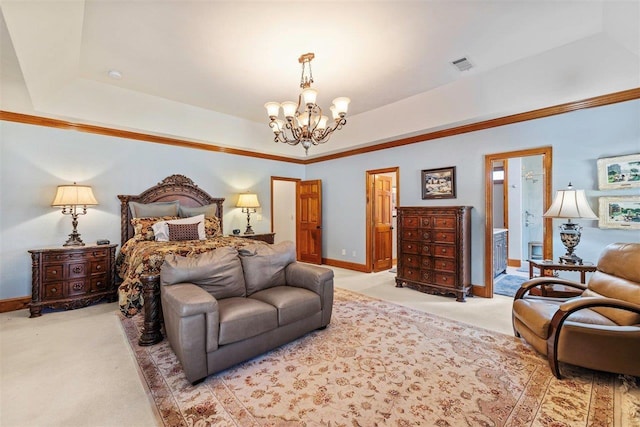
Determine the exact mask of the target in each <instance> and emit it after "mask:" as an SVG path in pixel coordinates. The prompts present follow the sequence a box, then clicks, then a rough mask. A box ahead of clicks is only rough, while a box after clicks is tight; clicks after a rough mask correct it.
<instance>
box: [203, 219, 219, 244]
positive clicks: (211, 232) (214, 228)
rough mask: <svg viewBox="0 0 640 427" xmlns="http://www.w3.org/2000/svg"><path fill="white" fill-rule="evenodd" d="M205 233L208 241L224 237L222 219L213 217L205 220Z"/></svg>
mask: <svg viewBox="0 0 640 427" xmlns="http://www.w3.org/2000/svg"><path fill="white" fill-rule="evenodd" d="M204 232H205V236H206V237H207V239H210V238H212V237H217V236H222V229H221V228H220V218H218V217H211V218H205V219H204Z"/></svg>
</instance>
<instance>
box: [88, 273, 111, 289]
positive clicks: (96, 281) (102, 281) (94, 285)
mask: <svg viewBox="0 0 640 427" xmlns="http://www.w3.org/2000/svg"><path fill="white" fill-rule="evenodd" d="M108 287H109V283H108V282H107V278H106V276H105V275H101V276H99V277H93V278H91V289H90V292H101V291H106V290H107V288H108Z"/></svg>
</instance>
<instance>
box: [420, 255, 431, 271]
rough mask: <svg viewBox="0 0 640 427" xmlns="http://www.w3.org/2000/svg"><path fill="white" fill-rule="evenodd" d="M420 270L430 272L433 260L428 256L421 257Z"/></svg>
mask: <svg viewBox="0 0 640 427" xmlns="http://www.w3.org/2000/svg"><path fill="white" fill-rule="evenodd" d="M420 268H421V269H423V270H431V269H432V268H433V258H431V257H428V256H423V257H421V258H420Z"/></svg>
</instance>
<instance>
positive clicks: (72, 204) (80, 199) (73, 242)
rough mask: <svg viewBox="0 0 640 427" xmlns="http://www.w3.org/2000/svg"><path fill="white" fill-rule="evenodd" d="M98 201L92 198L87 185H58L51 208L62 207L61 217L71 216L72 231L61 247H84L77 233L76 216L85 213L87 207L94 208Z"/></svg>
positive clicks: (91, 192) (91, 191)
mask: <svg viewBox="0 0 640 427" xmlns="http://www.w3.org/2000/svg"><path fill="white" fill-rule="evenodd" d="M97 204H98V201H97V200H96V198H95V197H94V196H93V190H91V187H90V186H88V185H76V183H75V182H74V183H73V185H58V191H56V197H55V198H54V199H53V203H51V206H53V207H62V214H63V215H71V219H72V222H71V223H72V224H73V231H72V232H71V234H69V239H68V240H67V241H66V243H65V244H64V245H63V246H84V242H83V241H82V239H81V238H80V234H79V233H78V215H85V214H86V213H87V206H95V205H97ZM79 206H82V212H78V207H79Z"/></svg>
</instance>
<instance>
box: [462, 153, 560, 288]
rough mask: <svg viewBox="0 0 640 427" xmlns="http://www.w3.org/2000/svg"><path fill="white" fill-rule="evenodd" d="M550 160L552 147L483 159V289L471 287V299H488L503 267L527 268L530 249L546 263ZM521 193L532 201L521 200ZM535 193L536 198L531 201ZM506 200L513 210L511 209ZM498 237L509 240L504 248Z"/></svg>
mask: <svg viewBox="0 0 640 427" xmlns="http://www.w3.org/2000/svg"><path fill="white" fill-rule="evenodd" d="M551 160H552V149H551V147H541V148H533V149H528V150H520V151H511V152H505V153H496V154H488V155H486V156H485V245H484V246H485V252H484V253H485V268H484V283H485V286H484V287H481V286H476V287H474V294H475V295H479V296H483V297H488V298H491V297H493V290H494V276H495V275H496V274H497V273H499V272H500V271H501V269H502V267H503V264H504V267H506V265H508V264H511V265H512V266H521V265H522V263H523V261H524V262H526V259H529V256H530V255H529V251H530V247H531V248H533V249H534V250H536V251H539V253H540V254H541V255H542V256H543V257H544V258H550V257H551V253H552V250H553V248H552V244H551V237H552V232H551V227H550V226H551V220H549V219H545V218H542V212H544V211H545V210H546V209H547V208H548V207H549V206H550V204H551V164H552V163H551ZM538 165H539V167H538ZM500 178H502V179H500ZM500 181H502V182H500ZM534 181H535V182H534ZM500 184H502V185H500ZM533 186H535V187H533ZM529 187H531V188H529ZM523 191H526V192H530V193H531V195H527V194H525V195H524V197H523V195H522V192H523ZM536 191H538V192H539V194H537V195H534V194H535V192H536ZM510 198H511V199H516V200H517V204H515V203H510V202H509V199H510ZM512 201H513V200H512ZM510 206H511V208H510ZM527 213H528V214H527ZM538 232H539V233H540V234H536V233H538ZM509 234H513V238H512V239H508V237H509ZM537 236H541V237H537ZM502 237H504V238H505V239H508V240H506V243H505V244H504V246H501V244H500V241H501V238H502ZM538 239H540V240H538ZM508 242H510V243H511V245H512V246H514V247H513V248H512V249H513V250H509V243H508ZM530 243H531V245H530ZM536 255H537V254H536ZM502 257H504V258H506V259H501V258H502Z"/></svg>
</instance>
